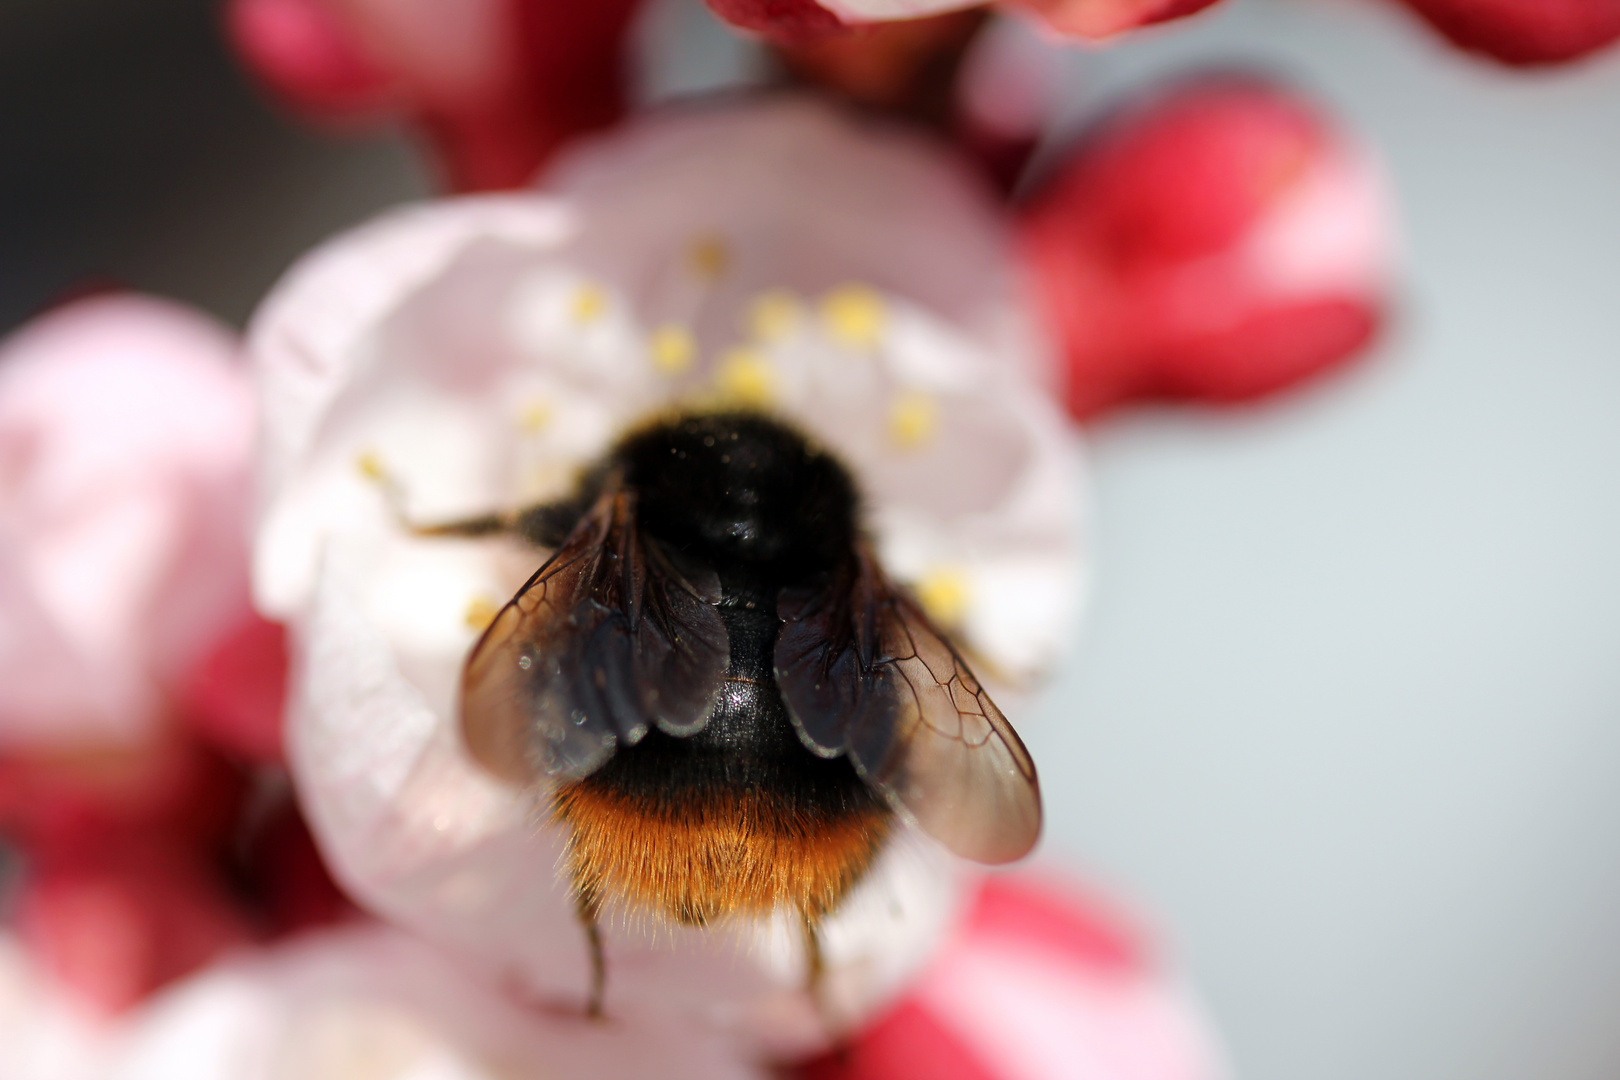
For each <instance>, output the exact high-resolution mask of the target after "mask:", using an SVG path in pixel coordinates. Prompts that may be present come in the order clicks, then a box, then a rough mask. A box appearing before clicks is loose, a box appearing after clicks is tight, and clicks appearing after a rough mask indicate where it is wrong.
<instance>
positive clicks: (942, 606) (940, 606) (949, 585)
mask: <svg viewBox="0 0 1620 1080" xmlns="http://www.w3.org/2000/svg"><path fill="white" fill-rule="evenodd" d="M915 592H916V594H917V602H918V603H919V604H921V605H922V606H923V610H924V611H926V612H927V613H928V617H929V618H930V619H933V620H934V621H935V622H936V623H938V624H939V625H941V626H944V627H952V626H958V625H960V624H961V622H962V617H963V616H964V615H966V614H967V609H968V604H969V602H970V601H971V600H972V589H971V587H970V584H969V581H968V576H967V572H966V571H964V570H962V569H961V568H960V567H956V566H936V567H935V568H934V569H932V570H930V571H928V573H926V574H924V575H923V576H922V579H921V580H919V581H918V582H917V585H916V589H915Z"/></svg>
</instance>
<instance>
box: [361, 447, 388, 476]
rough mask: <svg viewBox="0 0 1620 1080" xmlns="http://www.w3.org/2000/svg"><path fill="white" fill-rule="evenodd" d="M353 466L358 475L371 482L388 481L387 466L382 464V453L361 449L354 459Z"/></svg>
mask: <svg viewBox="0 0 1620 1080" xmlns="http://www.w3.org/2000/svg"><path fill="white" fill-rule="evenodd" d="M354 467H355V468H356V469H358V470H359V472H360V475H361V476H363V477H365V478H366V479H367V480H370V481H371V482H372V483H373V484H387V483H388V482H389V479H390V477H389V475H388V466H387V465H384V464H383V459H382V455H381V454H379V453H377V451H375V450H366V451H363V452H362V453H361V454H360V456H359V457H357V458H355V459H354Z"/></svg>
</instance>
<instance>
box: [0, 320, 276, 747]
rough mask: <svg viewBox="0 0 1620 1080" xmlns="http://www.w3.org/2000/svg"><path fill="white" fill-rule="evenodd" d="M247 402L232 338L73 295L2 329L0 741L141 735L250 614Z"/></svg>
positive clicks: (195, 323) (118, 739)
mask: <svg viewBox="0 0 1620 1080" xmlns="http://www.w3.org/2000/svg"><path fill="white" fill-rule="evenodd" d="M253 416H254V406H253V397H252V391H251V389H250V386H249V384H248V380H247V377H246V373H245V371H244V370H243V368H242V367H241V365H240V362H239V360H238V355H237V344H236V341H235V339H234V337H233V336H232V335H231V334H230V333H229V332H227V331H226V330H225V329H223V328H222V327H220V326H218V325H217V324H215V323H213V322H212V321H210V320H208V319H207V318H205V317H203V316H201V315H198V314H195V313H193V312H190V311H187V310H185V309H183V308H180V307H177V306H174V305H170V304H166V303H163V302H160V301H156V300H149V299H142V298H137V297H128V296H110V297H102V298H97V299H91V300H85V301H80V302H78V303H75V304H72V305H70V306H68V307H65V308H61V309H58V310H56V311H53V312H51V313H50V314H48V315H45V316H43V317H42V318H40V319H38V320H36V321H35V322H33V323H31V324H29V325H28V326H26V327H25V328H24V329H22V330H21V331H19V332H18V333H16V334H14V335H13V336H12V337H11V338H9V339H7V340H6V341H5V342H3V343H0V589H3V590H4V596H5V604H4V606H3V607H0V620H3V621H0V673H3V678H0V751H3V750H5V749H7V748H17V747H30V748H33V747H42V746H49V747H55V748H63V747H73V746H76V745H86V744H90V745H95V744H103V743H123V744H126V745H128V744H134V743H140V742H142V741H144V740H146V739H148V738H149V737H151V735H152V733H153V732H154V731H155V730H157V729H158V728H160V727H161V726H163V725H164V724H165V723H166V722H167V721H168V719H169V711H170V708H171V704H170V695H171V694H172V692H173V691H174V690H175V688H176V687H178V686H179V685H180V684H181V683H182V682H183V681H184V680H185V679H186V678H187V676H188V675H189V674H190V672H191V670H192V668H193V667H194V666H195V665H196V664H197V663H199V662H200V661H201V660H202V659H203V658H204V657H205V656H206V655H207V654H208V653H209V652H210V650H211V649H213V648H214V647H215V646H216V644H217V643H218V642H219V641H220V640H221V639H222V638H224V637H226V636H228V635H229V634H231V633H232V632H234V630H235V628H236V627H238V626H240V625H241V624H243V623H245V622H247V621H248V620H250V619H251V618H252V617H253V616H252V609H251V607H250V602H249V596H248V582H247V542H246V528H247V525H246V522H247V511H248V498H249V493H248V488H247V480H248V475H249V461H250V456H251V451H252V444H253V425H254V419H253Z"/></svg>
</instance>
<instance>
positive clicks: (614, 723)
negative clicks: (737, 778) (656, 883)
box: [461, 487, 729, 782]
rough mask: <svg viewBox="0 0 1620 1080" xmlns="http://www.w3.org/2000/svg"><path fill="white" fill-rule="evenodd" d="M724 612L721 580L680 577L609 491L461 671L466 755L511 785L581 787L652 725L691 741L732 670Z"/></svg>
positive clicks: (621, 494)
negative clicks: (577, 783)
mask: <svg viewBox="0 0 1620 1080" xmlns="http://www.w3.org/2000/svg"><path fill="white" fill-rule="evenodd" d="M719 599H720V587H719V582H718V580H716V579H715V578H714V577H713V575H712V574H710V575H702V574H695V573H690V572H683V570H681V569H679V568H677V567H676V566H675V564H674V563H673V561H672V560H671V558H670V556H669V555H668V554H667V553H666V552H665V551H664V550H663V549H662V548H661V547H660V546H659V545H658V544H657V543H656V542H653V541H650V540H648V539H647V538H646V537H645V536H644V535H643V534H642V532H641V530H640V529H639V528H637V526H636V522H635V500H634V497H633V496H632V495H631V494H630V493H628V492H625V491H623V490H622V489H618V488H617V487H611V488H610V489H609V490H608V491H607V492H606V493H605V494H604V495H603V496H602V497H601V499H599V500H598V501H597V503H596V505H595V506H594V507H593V508H592V509H591V510H590V512H589V513H587V514H586V515H585V517H584V518H583V519H582V520H581V521H580V523H579V524H578V525H577V526H575V528H574V530H573V532H572V533H571V534H569V536H568V538H567V539H566V540H565V541H563V544H562V546H561V547H560V548H558V550H557V553H556V554H555V555H553V556H552V557H551V559H550V561H548V562H547V563H546V564H545V565H544V566H542V567H541V568H540V570H539V571H538V572H537V573H536V574H535V575H534V577H532V578H530V579H529V582H528V584H526V585H525V586H524V587H523V588H522V590H521V591H519V592H518V594H517V596H516V597H515V598H514V599H513V600H512V602H511V603H509V604H507V605H506V607H505V608H503V609H502V610H501V613H500V614H499V615H498V616H497V617H496V619H495V621H494V622H493V623H492V624H491V625H490V627H489V629H488V630H486V631H485V632H484V636H483V638H482V639H480V640H479V642H478V644H477V646H476V647H475V648H474V649H473V651H472V655H471V656H470V657H469V658H468V660H467V666H466V669H465V670H464V671H463V673H462V683H461V723H462V730H463V731H464V733H465V735H466V738H467V745H468V748H469V749H470V750H471V751H472V753H473V756H474V757H476V758H477V759H478V760H479V761H480V762H481V763H482V764H483V765H484V766H485V767H486V768H488V769H490V770H491V771H493V772H495V773H496V774H497V775H500V776H504V777H507V778H509V779H512V780H516V781H519V782H526V781H530V780H533V779H534V778H535V777H536V776H537V775H548V776H552V777H559V778H565V779H578V778H580V777H583V776H585V775H587V774H589V773H590V772H592V771H594V770H595V769H596V768H597V767H599V766H600V765H601V764H602V763H603V762H604V761H606V760H607V759H608V757H609V756H610V755H611V754H612V753H613V749H614V747H615V746H617V745H618V744H619V743H620V742H624V743H626V744H632V743H635V742H636V741H638V740H639V739H640V738H641V737H642V736H643V735H645V734H646V733H647V730H648V728H649V727H651V726H652V725H654V724H656V725H657V726H658V727H660V728H662V729H663V730H665V731H667V732H669V733H671V734H674V735H690V734H692V733H694V732H696V731H698V730H699V729H700V728H702V727H703V724H704V722H705V721H706V720H707V719H708V716H709V712H710V710H711V709H712V708H713V706H714V700H715V696H716V695H717V694H718V692H719V689H720V684H721V680H722V679H723V678H724V676H725V673H726V664H727V660H728V657H729V648H728V644H727V638H726V628H725V624H724V623H723V622H721V620H720V614H719V612H718V611H717V610H716V609H715V606H714V605H715V604H716V603H717V602H718V601H719Z"/></svg>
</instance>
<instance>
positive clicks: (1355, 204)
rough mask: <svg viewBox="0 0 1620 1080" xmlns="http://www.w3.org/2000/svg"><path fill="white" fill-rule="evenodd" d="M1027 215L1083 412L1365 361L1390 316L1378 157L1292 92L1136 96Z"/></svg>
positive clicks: (1387, 226) (1222, 82)
mask: <svg viewBox="0 0 1620 1080" xmlns="http://www.w3.org/2000/svg"><path fill="white" fill-rule="evenodd" d="M1024 214H1025V216H1024V223H1023V228H1024V239H1025V249H1026V252H1027V255H1028V259H1029V262H1030V265H1031V267H1032V269H1033V271H1034V273H1035V276H1036V278H1037V280H1038V283H1039V287H1040V290H1041V292H1042V295H1043V297H1044V299H1045V302H1046V310H1047V312H1048V315H1049V318H1050V319H1051V322H1052V324H1053V326H1054V328H1055V329H1056V330H1057V332H1058V333H1059V335H1060V337H1061V339H1062V341H1063V344H1064V349H1065V352H1066V354H1067V358H1068V362H1067V371H1066V376H1065V378H1066V396H1067V399H1068V402H1069V407H1070V409H1071V411H1073V412H1074V414H1075V415H1076V416H1079V417H1082V418H1084V417H1089V416H1092V415H1094V414H1096V413H1097V412H1099V411H1101V410H1103V409H1106V408H1110V407H1114V406H1117V405H1119V404H1121V403H1122V402H1126V401H1130V400H1134V399H1143V398H1185V399H1193V400H1199V401H1207V402H1230V401H1243V400H1248V399H1252V398H1257V397H1261V396H1263V395H1266V394H1271V393H1275V392H1277V391H1280V390H1283V389H1286V388H1288V387H1290V386H1292V385H1294V384H1295V383H1297V382H1299V381H1300V380H1303V379H1307V378H1310V377H1312V376H1315V375H1317V374H1319V373H1321V372H1323V371H1326V370H1329V369H1331V368H1334V367H1336V366H1338V365H1341V364H1343V363H1345V362H1346V361H1348V360H1349V359H1351V358H1352V357H1354V356H1355V355H1356V354H1357V353H1359V352H1360V351H1361V350H1362V349H1363V348H1364V346H1365V345H1366V344H1367V342H1368V340H1369V339H1370V338H1371V337H1372V335H1373V334H1374V332H1375V331H1376V330H1377V328H1378V326H1379V325H1380V323H1381V321H1382V320H1383V318H1384V307H1385V303H1386V294H1387V291H1388V289H1389V278H1390V273H1391V263H1392V249H1393V246H1394V226H1393V224H1392V221H1391V213H1390V210H1389V207H1388V203H1387V199H1386V196H1385V189H1384V185H1383V182H1382V177H1381V175H1380V173H1379V170H1378V168H1377V165H1376V164H1375V162H1374V161H1373V159H1372V158H1371V157H1370V155H1369V154H1368V153H1367V152H1365V151H1364V150H1362V149H1361V148H1360V147H1357V146H1356V145H1354V144H1353V143H1352V142H1350V141H1349V140H1348V139H1347V138H1346V137H1345V136H1344V135H1343V134H1342V133H1340V132H1339V131H1337V130H1336V129H1335V128H1334V127H1333V126H1332V125H1331V124H1330V123H1329V121H1328V120H1327V119H1326V118H1325V117H1323V116H1322V115H1321V114H1320V113H1319V112H1318V111H1317V110H1316V109H1315V108H1314V107H1312V106H1311V105H1309V104H1308V103H1307V102H1305V101H1304V100H1303V99H1301V98H1299V97H1297V96H1295V95H1293V94H1291V93H1289V92H1287V91H1285V90H1282V89H1280V88H1276V87H1272V86H1267V85H1264V84H1261V83H1258V82H1255V81H1252V80H1248V79H1218V80H1213V81H1202V82H1197V83H1193V84H1190V85H1186V86H1182V87H1179V88H1174V89H1172V90H1169V91H1166V92H1163V93H1161V94H1159V95H1158V96H1157V97H1154V98H1150V99H1148V100H1146V101H1144V102H1141V103H1138V104H1135V105H1132V106H1129V107H1127V108H1126V109H1125V110H1123V111H1122V112H1121V113H1120V114H1118V115H1117V116H1115V117H1114V118H1113V119H1112V120H1111V121H1110V122H1109V123H1107V124H1105V125H1104V126H1103V128H1102V129H1101V130H1100V131H1098V132H1096V133H1095V134H1093V135H1092V136H1091V137H1089V138H1087V139H1085V140H1083V141H1082V142H1081V143H1080V144H1079V145H1078V146H1077V147H1076V148H1075V149H1074V150H1073V151H1072V153H1071V154H1070V156H1069V157H1068V159H1067V160H1066V161H1064V162H1062V164H1061V165H1060V166H1059V167H1058V168H1057V170H1056V173H1055V175H1054V176H1052V177H1051V179H1050V180H1049V181H1048V182H1047V183H1045V184H1044V185H1043V186H1042V187H1041V188H1040V189H1039V190H1038V191H1037V192H1036V193H1035V195H1034V197H1033V199H1032V200H1031V202H1030V203H1029V205H1028V206H1027V207H1026V208H1025V211H1024Z"/></svg>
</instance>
